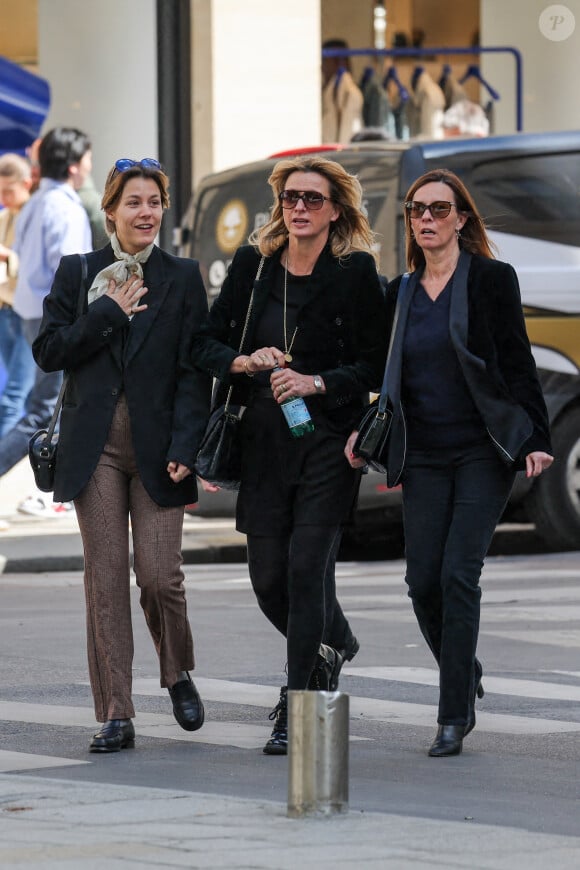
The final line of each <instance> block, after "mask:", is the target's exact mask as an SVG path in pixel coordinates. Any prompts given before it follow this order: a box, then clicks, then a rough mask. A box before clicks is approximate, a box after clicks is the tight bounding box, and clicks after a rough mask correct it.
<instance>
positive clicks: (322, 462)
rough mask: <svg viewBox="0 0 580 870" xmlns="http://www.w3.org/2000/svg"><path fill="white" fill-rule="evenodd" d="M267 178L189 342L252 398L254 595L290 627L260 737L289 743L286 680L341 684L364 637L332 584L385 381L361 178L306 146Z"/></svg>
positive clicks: (249, 474) (246, 506)
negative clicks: (361, 453)
mask: <svg viewBox="0 0 580 870" xmlns="http://www.w3.org/2000/svg"><path fill="white" fill-rule="evenodd" d="M269 183H270V186H271V188H272V192H273V194H274V203H273V206H272V211H271V215H270V220H269V221H268V223H267V224H266V225H265V226H264V227H262V228H261V229H260V230H259V231H258V232H256V233H255V234H254V235H253V237H252V238H251V241H252V242H253V245H252V246H244V247H242V248H240V249H239V250H238V251H237V253H236V254H235V256H234V259H233V262H232V264H231V267H230V269H229V271H228V275H227V277H226V280H225V282H224V284H223V286H222V290H221V293H220V295H219V297H218V298H217V300H216V301H215V303H214V304H213V306H212V308H211V311H210V314H209V318H208V321H207V323H206V324H205V326H204V328H203V329H202V331H201V333H200V334H199V335H198V336H197V337H196V338H195V340H194V345H193V353H194V359H195V361H196V364H198V365H200V366H202V367H203V368H204V369H205V370H206V371H208V372H211V373H212V374H214V375H215V376H216V377H218V378H219V379H220V388H219V392H218V395H217V400H216V403H217V404H220V403H223V401H224V396H225V394H226V392H227V390H228V388H229V386H230V384H232V385H233V390H234V392H233V396H232V401H233V402H235V403H239V404H242V405H246V406H247V408H246V411H245V413H244V416H243V418H242V439H243V458H242V480H241V487H240V492H239V496H238V501H237V528H238V529H239V530H240V531H242V532H245V533H246V535H247V541H248V564H249V571H250V577H251V580H252V585H253V588H254V592H255V594H256V597H257V599H258V604H259V606H260V608H261V609H262V611H263V612H264V614H265V615H266V617H267V618H268V619H269V620H270V622H271V623H272V624H273V625H274V626H275V628H276V629H277V630H278V631H279V632H280V633H281V634H282V635H284V636H285V637H286V639H287V656H288V686H287V687H286V686H284V687H283V689H282V692H281V695H280V701H279V703H278V705H277V706H276V708H275V710H274V711H273V714H272V716H271V718H272V719H275V722H274V729H273V732H272V737H271V739H270V740H269V741H268V743H267V744H266V746H265V747H264V752H266V753H267V754H271V755H281V754H286V751H287V725H286V722H287V695H286V692H287V688H288V689H290V690H293V689H297V690H303V689H306V688H310V689H323V690H328V689H331V690H333V689H335V688H336V686H337V684H338V675H339V672H340V668H341V666H342V663H343V660H344V659H347V660H350V659H352V657H353V656H354V655H355V653H356V652H357V650H358V648H359V645H358V642H357V640H356V638H355V637H354V636H353V634H352V632H351V630H350V627H349V625H348V622H347V621H346V619H345V617H344V615H343V613H342V610H341V609H340V607H339V605H338V603H337V601H336V591H335V585H334V560H335V557H336V549H337V540H338V538H339V536H340V529H341V526H342V524H343V523H344V522H345V520H346V519H347V517H348V514H349V511H350V508H351V506H352V503H353V500H354V498H355V494H356V491H357V487H358V483H359V480H360V474H359V473H358V472H356V471H355V470H354V469H352V468H351V467H350V466H349V464H348V463H347V462H346V461H345V459H344V455H343V446H344V441H345V438H346V437H347V435H348V434H349V432H350V431H351V427H352V423H353V421H354V420H356V419H358V417H359V415H360V412H361V409H362V407H363V406H364V402H365V400H366V399H365V397H366V396H367V394H368V391H369V390H371V389H373V388H375V387H376V386H377V384H378V383H379V382H380V379H381V376H382V368H383V365H384V357H385V349H384V341H383V338H384V331H385V328H386V317H385V313H384V301H383V294H382V290H381V284H380V282H379V276H378V273H377V266H376V262H375V257H374V254H373V236H372V233H371V230H370V226H369V223H368V220H367V218H366V216H365V215H364V213H363V211H362V191H361V187H360V184H359V182H358V181H357V179H356V178H355V177H354V176H351V175H349V174H348V173H347V172H346V170H345V169H343V168H342V167H341V166H340V165H339V164H338V163H335V162H333V161H329V160H325V159H322V158H319V157H312V158H296V159H293V160H283V161H281V162H279V163H277V164H276V166H275V167H274V170H273V172H272V175H271V176H270V178H269ZM262 256H263V257H264V262H263V264H262V270H261V273H260V277H259V279H258V280H255V278H256V274H257V272H258V268H259V265H260V262H261V258H262ZM252 289H253V290H254V296H253V301H252V313H251V317H250V319H249V322H248V329H247V334H246V336H245V340H244V344H243V350H242V352H240V351H239V348H240V341H241V337H242V334H243V330H244V323H245V321H246V314H247V311H248V307H249V305H250V296H251V294H252ZM297 398H300V399H305V404H306V408H307V414H308V415H309V417H310V420H309V421H308V420H306V421H303V422H304V425H303V426H299V427H298V428H299V429H300V434H301V437H293V433H292V432H291V431H290V428H289V424H288V423H287V422H286V418H285V415H284V413H283V410H282V407H281V406H282V404H283V403H284V402H287V401H288V400H289V399H290V400H296V399H297ZM299 404H300V403H299ZM301 419H302V418H301ZM294 434H297V433H294ZM206 488H209V489H211V488H212V487H207V485H206ZM213 488H214V489H215V487H213Z"/></svg>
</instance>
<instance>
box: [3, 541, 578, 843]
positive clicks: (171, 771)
mask: <svg viewBox="0 0 580 870" xmlns="http://www.w3.org/2000/svg"><path fill="white" fill-rule="evenodd" d="M186 577H187V580H186V585H187V594H188V602H189V613H190V620H191V623H192V627H193V629H194V636H195V639H196V658H197V669H196V673H195V679H196V682H197V684H198V687H199V688H200V691H201V693H202V696H203V697H204V699H205V702H206V724H205V725H204V727H203V728H202V730H201V731H199V732H197V733H196V734H188V733H186V732H184V731H181V730H180V729H179V727H178V726H177V725H176V723H175V722H174V720H173V718H172V717H171V715H170V713H171V708H170V705H169V699H168V696H167V692H166V691H165V690H161V689H160V688H159V680H158V671H157V665H156V658H155V654H154V652H153V649H152V645H151V642H150V639H149V636H148V634H147V632H146V629H145V626H144V620H143V619H142V616H141V613H140V612H139V607H138V599H137V594H136V589H133V603H134V630H135V647H136V653H135V662H134V695H135V702H136V708H137V711H138V714H137V718H136V721H135V726H136V731H137V743H136V748H135V750H132V751H125V752H122V753H119V754H116V755H107V756H94V755H90V754H89V753H88V751H87V747H88V740H89V738H90V735H91V733H92V732H93V730H95V728H94V718H93V712H92V704H91V695H90V691H89V688H88V685H87V673H86V663H85V651H84V644H85V639H84V605H83V591H82V584H81V575H80V574H79V573H70V574H58V573H54V574H35V575H28V574H19V575H10V574H4V575H1V576H0V594H1V600H2V607H1V609H0V736H1V738H2V739H1V746H0V771H12V772H14V771H15V772H17V773H18V774H19V775H21V776H22V777H27V776H36V775H42V776H44V777H50V778H53V779H58V780H61V781H67V782H70V783H75V782H76V783H78V782H95V783H101V784H104V785H106V784H110V785H112V784H118V785H136V786H151V787H159V788H166V789H182V790H185V791H191V792H196V791H204V792H209V793H213V794H216V795H220V794H221V795H231V796H240V797H256V798H262V799H270V800H274V801H282V802H284V801H285V800H286V789H287V760H286V759H285V758H271V757H267V756H265V755H263V754H262V752H261V747H262V745H263V744H264V742H265V740H266V739H267V737H268V735H269V731H270V727H271V723H270V722H269V721H268V718H267V716H268V713H269V711H270V709H271V708H272V707H273V706H274V704H275V703H276V700H277V695H278V691H279V686H280V685H281V683H282V682H283V679H284V673H283V670H284V660H285V652H284V644H283V641H282V639H281V638H278V637H277V636H276V634H275V633H274V631H273V630H272V629H271V628H270V626H269V625H268V623H267V622H266V620H265V619H264V617H263V616H262V615H261V614H260V612H259V611H258V609H257V607H256V605H255V602H254V599H253V595H252V592H251V589H250V587H249V581H248V577H247V569H246V566H245V565H199V566H189V567H188V568H187V572H186ZM402 578H403V563H402V562H400V561H385V562H380V561H375V562H366V563H354V562H353V563H349V562H343V563H341V564H340V565H339V569H338V586H339V592H340V598H341V601H342V603H343V606H344V608H345V610H346V612H347V614H348V615H349V617H350V619H351V622H352V624H353V627H354V628H355V632H356V634H357V636H358V637H359V639H360V641H361V651H360V653H359V655H358V656H357V657H356V658H355V659H354V661H353V662H352V663H351V666H350V667H348V668H345V670H344V671H343V677H342V679H341V689H342V690H343V691H344V692H347V693H348V694H349V696H350V705H351V719H350V735H351V743H350V806H351V809H355V810H358V811H360V812H366V811H371V810H376V811H379V812H389V813H401V814H407V815H412V816H415V817H417V818H423V819H432V820H454V821H458V820H459V821H465V823H466V824H478V823H490V824H495V825H502V826H512V827H514V828H520V829H522V830H526V831H534V832H545V833H551V834H564V835H569V836H572V837H578V838H579V839H578V844H579V849H580V826H579V821H578V820H579V818H580V813H579V810H580V801H579V798H580V791H579V789H580V786H579V776H578V774H579V771H580V766H579V760H580V661H579V655H578V653H579V650H580V584H579V582H578V581H579V578H580V553H568V554H543V555H525V556H517V557H513V556H499V557H491V558H489V560H488V563H487V566H486V569H485V573H484V577H483V580H482V586H483V589H484V594H483V608H482V624H481V637H480V645H479V654H480V658H481V659H482V662H483V665H484V685H485V688H486V694H485V697H484V699H483V700H482V701H481V702H478V706H477V727H476V729H475V730H474V732H473V733H472V734H471V735H470V736H469V737H468V738H467V739H466V741H465V745H464V752H463V754H462V755H461V756H459V757H456V758H450V759H430V758H428V757H427V755H426V749H427V747H428V746H429V743H430V742H431V739H432V737H433V735H434V732H435V728H436V724H435V723H436V703H437V689H436V684H437V674H436V671H435V669H434V667H433V662H432V660H431V658H430V657H429V655H428V654H427V651H426V649H425V647H424V643H423V641H422V639H421V637H420V636H419V633H418V630H417V628H416V625H415V622H414V618H413V615H412V612H411V608H410V604H409V601H408V599H407V598H406V596H405V591H404V587H403V580H402ZM579 855H580V851H579Z"/></svg>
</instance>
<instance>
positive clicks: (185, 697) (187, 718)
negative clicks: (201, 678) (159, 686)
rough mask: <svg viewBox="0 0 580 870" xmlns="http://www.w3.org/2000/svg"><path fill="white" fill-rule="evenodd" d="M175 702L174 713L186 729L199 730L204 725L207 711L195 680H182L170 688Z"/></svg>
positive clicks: (189, 678) (170, 693) (188, 677)
mask: <svg viewBox="0 0 580 870" xmlns="http://www.w3.org/2000/svg"><path fill="white" fill-rule="evenodd" d="M169 695H170V697H171V700H172V702H173V715H174V716H175V718H176V719H177V721H178V723H179V724H180V725H181V727H182V728H183V730H184V731H197V730H198V729H199V728H201V726H202V725H203V720H204V718H205V711H204V709H203V703H202V700H201V698H200V697H199V692H198V691H197V689H196V688H195V685H194V683H193V680H192V679H191V677H190V676H189V674H188V675H187V680H180V681H179V682H178V683H175V685H174V686H172V687H171V688H170V689H169Z"/></svg>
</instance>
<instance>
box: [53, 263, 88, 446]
mask: <svg viewBox="0 0 580 870" xmlns="http://www.w3.org/2000/svg"><path fill="white" fill-rule="evenodd" d="M79 257H80V258H81V286H80V290H79V298H78V301H77V318H79V317H80V316H81V314H82V313H83V305H84V301H85V293H84V290H85V284H86V283H87V272H88V269H87V258H86V256H85V255H84V254H79ZM67 380H68V376H67V375H65V376H64V377H63V379H62V384H61V387H60V391H59V394H58V398H57V400H56V404H55V406H54V411H53V412H52V417H51V418H50V423H49V424H48V429H47V430H46V438H45V439H44V440H45V441H46V442H47V443H49V444H50V442H51V441H52V436H53V434H54V430H55V428H56V423H57V420H58V415H59V414H60V409H61V407H62V402H63V399H64V394H65V390H66V384H67Z"/></svg>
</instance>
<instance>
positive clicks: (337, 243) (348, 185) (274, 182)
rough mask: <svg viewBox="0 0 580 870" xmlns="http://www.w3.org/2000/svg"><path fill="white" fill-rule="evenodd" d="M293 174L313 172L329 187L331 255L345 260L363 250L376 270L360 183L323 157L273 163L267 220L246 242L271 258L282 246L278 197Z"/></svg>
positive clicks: (284, 239) (285, 236)
mask: <svg viewBox="0 0 580 870" xmlns="http://www.w3.org/2000/svg"><path fill="white" fill-rule="evenodd" d="M293 172H316V173H317V174H318V175H321V176H322V177H323V178H326V180H327V181H328V183H329V185H330V198H331V200H332V202H333V203H334V205H335V206H337V208H338V209H339V211H340V214H339V216H338V217H337V219H336V220H334V221H332V223H331V225H330V231H329V235H328V241H329V244H330V249H331V251H332V254H333V256H335V257H347V256H348V255H349V254H351V253H352V252H353V251H365V252H366V253H368V254H371V256H372V257H373V258H374V260H375V263H376V264H377V268H378V254H377V252H376V251H375V250H373V245H374V233H373V231H372V229H371V226H370V224H369V221H368V218H367V216H366V215H365V213H364V212H363V209H362V187H361V185H360V182H359V180H358V178H357V177H356V176H355V175H350V174H349V173H348V172H347V171H346V169H344V167H343V166H341V165H340V163H336V162H335V161H334V160H327V159H326V158H324V157H316V156H314V157H312V156H308V157H294V158H292V159H289V160H280V161H279V162H278V163H276V165H275V166H274V169H273V170H272V174H271V175H270V177H269V179H268V184H269V185H270V187H271V188H272V193H273V194H274V204H273V206H272V209H271V211H270V219H269V221H268V222H267V223H266V224H264V226H262V227H260V228H259V229H258V230H255V231H254V232H253V233H252V234H251V236H250V243H251V244H253V245H256V246H257V247H258V248H259V250H260V253H261V254H263V255H264V256H266V257H270V256H272V254H273V253H274V252H275V251H277V250H278V249H279V248H281V247H282V246H283V245H285V244H286V242H287V240H288V229H287V228H286V225H285V223H284V214H283V210H282V203H281V202H280V194H281V192H282V191H283V190H284V187H285V185H286V181H287V180H288V177H289V176H290V175H292V173H293Z"/></svg>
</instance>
